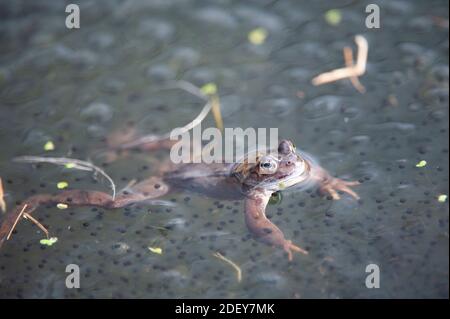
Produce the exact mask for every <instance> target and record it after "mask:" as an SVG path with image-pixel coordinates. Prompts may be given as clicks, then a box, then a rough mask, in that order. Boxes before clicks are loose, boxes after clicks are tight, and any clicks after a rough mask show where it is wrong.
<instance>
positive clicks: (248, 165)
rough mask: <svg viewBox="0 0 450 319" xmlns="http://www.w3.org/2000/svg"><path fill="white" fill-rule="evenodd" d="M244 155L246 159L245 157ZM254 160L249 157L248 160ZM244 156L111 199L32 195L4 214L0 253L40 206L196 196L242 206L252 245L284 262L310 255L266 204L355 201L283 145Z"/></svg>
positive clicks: (163, 177)
mask: <svg viewBox="0 0 450 319" xmlns="http://www.w3.org/2000/svg"><path fill="white" fill-rule="evenodd" d="M174 143H175V141H172V140H168V139H164V140H158V139H154V140H150V141H146V142H139V139H137V140H135V142H133V141H131V142H120V143H119V144H118V145H116V146H114V150H115V151H118V152H119V151H120V152H126V151H129V150H132V149H138V150H140V151H155V150H170V148H171V147H172V146H173V145H174ZM247 155H248V154H247ZM253 155H254V154H253ZM249 159H250V157H249V156H244V157H243V158H242V159H239V160H236V161H235V162H232V163H204V162H200V163H180V164H174V163H173V162H171V161H167V162H165V163H164V164H161V167H160V168H159V169H158V170H157V173H156V174H154V175H153V176H150V177H147V178H145V179H143V180H141V181H140V182H137V183H135V184H134V185H129V186H128V187H125V188H124V189H123V190H121V191H120V192H119V193H118V194H117V195H116V196H115V197H113V196H111V195H110V194H108V193H106V192H102V191H97V190H81V189H69V190H64V191H60V192H59V193H57V194H36V195H33V196H31V197H29V198H27V199H25V200H24V201H22V202H21V203H20V204H19V205H17V206H16V207H15V208H14V209H13V210H11V211H10V212H8V213H7V214H5V215H4V216H3V218H2V222H1V226H0V247H1V246H2V245H3V244H4V242H5V241H6V240H7V239H9V237H10V235H11V233H12V230H13V229H14V227H15V226H16V224H17V223H18V221H19V220H20V219H21V218H20V217H21V216H22V215H23V214H26V216H31V214H32V213H34V212H35V211H36V210H37V208H38V207H39V206H42V205H61V204H63V205H67V206H94V207H101V208H104V209H118V208H123V207H126V206H129V205H134V204H138V203H146V202H150V203H151V202H152V201H154V200H156V199H159V198H161V197H163V196H166V195H168V194H171V193H176V192H183V191H189V192H195V193H198V194H201V195H205V196H207V197H211V198H216V199H220V200H239V201H243V214H244V221H245V224H246V226H247V229H248V231H249V232H250V234H251V235H252V236H253V238H254V239H255V240H257V241H260V242H263V243H265V244H267V245H269V246H272V247H274V248H277V249H281V250H283V252H284V253H285V254H286V255H287V258H288V260H289V261H292V260H293V255H294V253H299V254H303V255H308V253H309V251H308V250H307V249H305V248H302V247H301V246H300V245H297V244H294V243H293V242H292V240H289V239H287V238H286V237H285V235H284V233H283V231H282V230H281V229H280V228H279V227H278V226H276V225H275V224H274V223H273V222H272V221H271V220H270V219H269V218H268V217H267V215H266V208H267V206H268V203H269V202H270V200H271V198H273V197H274V196H275V195H277V194H279V193H280V192H283V191H285V190H288V189H293V190H296V189H300V190H304V189H308V188H311V187H316V188H317V190H318V191H319V192H320V193H322V194H326V195H328V196H329V197H331V199H334V200H338V199H340V198H341V194H340V193H342V194H344V193H346V194H348V195H350V196H351V197H353V198H354V199H356V200H359V196H358V194H357V193H356V192H355V191H354V190H353V189H352V188H351V187H353V186H356V185H358V184H359V182H358V181H346V180H343V179H340V178H336V177H333V176H332V175H331V174H330V173H328V171H327V170H325V169H324V168H323V167H322V166H320V165H319V164H318V162H317V161H316V160H314V158H313V157H312V156H310V155H309V154H307V153H305V152H303V151H300V150H298V149H297V148H296V147H295V145H294V143H293V142H292V141H290V140H287V139H282V140H280V141H279V143H278V145H277V148H276V149H275V150H270V149H268V150H266V151H259V152H258V153H257V154H256V156H255V157H254V159H255V160H252V161H250V160H249Z"/></svg>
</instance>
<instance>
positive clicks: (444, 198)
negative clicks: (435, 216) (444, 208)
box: [438, 194, 447, 203]
mask: <svg viewBox="0 0 450 319" xmlns="http://www.w3.org/2000/svg"><path fill="white" fill-rule="evenodd" d="M446 201H447V195H445V194H441V195H439V196H438V202H439V203H445V202H446Z"/></svg>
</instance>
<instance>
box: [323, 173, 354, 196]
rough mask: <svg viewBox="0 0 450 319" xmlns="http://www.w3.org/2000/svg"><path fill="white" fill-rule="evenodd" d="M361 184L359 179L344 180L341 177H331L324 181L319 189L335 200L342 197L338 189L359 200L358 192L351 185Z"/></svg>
mask: <svg viewBox="0 0 450 319" xmlns="http://www.w3.org/2000/svg"><path fill="white" fill-rule="evenodd" d="M356 185H359V182H357V181H344V180H342V179H339V178H334V177H332V178H331V179H329V180H327V181H325V182H323V183H322V184H321V185H320V187H319V189H320V191H321V192H322V193H328V194H330V195H331V197H332V198H333V199H335V200H337V199H340V198H341V197H340V196H339V194H338V191H341V192H344V193H347V194H349V195H350V196H352V197H353V198H354V199H356V200H358V199H359V196H358V194H357V193H356V192H355V191H354V190H352V189H351V188H350V186H356Z"/></svg>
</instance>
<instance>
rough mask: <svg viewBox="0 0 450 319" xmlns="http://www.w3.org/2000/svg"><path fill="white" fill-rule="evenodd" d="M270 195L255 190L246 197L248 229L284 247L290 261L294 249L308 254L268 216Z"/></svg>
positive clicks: (257, 236)
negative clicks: (267, 209) (286, 236)
mask: <svg viewBox="0 0 450 319" xmlns="http://www.w3.org/2000/svg"><path fill="white" fill-rule="evenodd" d="M270 196H271V193H270V192H268V191H265V190H255V191H252V192H251V193H250V194H249V195H247V198H246V199H245V222H246V224H247V227H248V229H249V230H250V232H251V233H252V234H253V235H254V236H255V237H256V238H257V239H259V240H261V241H262V242H265V243H266V244H269V245H272V246H278V247H281V248H283V249H284V251H285V252H286V253H287V254H288V259H289V261H291V260H292V258H293V256H292V252H293V251H296V252H299V253H302V254H305V255H307V254H308V252H307V251H306V250H304V249H303V248H300V247H298V246H296V245H294V244H293V243H292V242H291V241H290V240H287V239H286V238H284V234H283V232H282V231H281V230H280V229H279V228H278V227H277V226H276V225H275V224H273V223H272V222H271V221H270V220H269V219H268V218H267V217H266V214H265V210H266V206H267V203H268V202H269V199H270Z"/></svg>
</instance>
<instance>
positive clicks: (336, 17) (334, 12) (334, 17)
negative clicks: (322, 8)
mask: <svg viewBox="0 0 450 319" xmlns="http://www.w3.org/2000/svg"><path fill="white" fill-rule="evenodd" d="M324 17H325V21H326V22H327V23H328V24H329V25H332V26H337V25H338V24H339V23H341V21H342V13H341V11H340V10H338V9H331V10H328V11H327V12H325V15H324Z"/></svg>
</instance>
